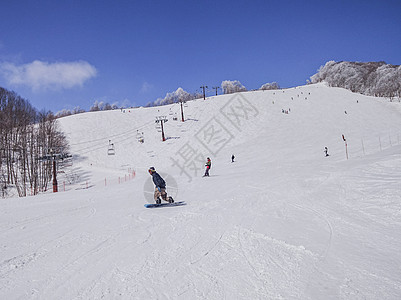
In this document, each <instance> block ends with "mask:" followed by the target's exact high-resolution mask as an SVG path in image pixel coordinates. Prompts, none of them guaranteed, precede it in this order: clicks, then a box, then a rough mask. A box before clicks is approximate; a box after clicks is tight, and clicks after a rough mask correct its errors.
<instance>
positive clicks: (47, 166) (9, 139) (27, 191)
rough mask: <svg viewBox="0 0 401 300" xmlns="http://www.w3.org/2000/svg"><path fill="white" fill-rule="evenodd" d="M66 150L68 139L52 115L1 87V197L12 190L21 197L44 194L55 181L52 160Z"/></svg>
mask: <svg viewBox="0 0 401 300" xmlns="http://www.w3.org/2000/svg"><path fill="white" fill-rule="evenodd" d="M67 150H68V143H67V139H66V138H65V136H64V134H63V133H62V132H61V131H59V130H58V127H57V120H56V118H55V116H54V114H53V113H52V112H46V111H42V112H38V111H37V110H36V109H35V108H34V107H32V106H31V105H30V103H29V102H28V101H27V100H25V99H23V98H21V97H20V96H18V95H17V94H16V93H15V92H11V91H8V90H6V89H4V88H1V87H0V197H6V196H7V195H8V194H9V191H10V190H11V189H12V190H17V192H18V195H19V196H20V197H23V196H27V195H36V194H37V193H38V192H39V191H45V190H46V189H47V187H48V184H49V182H50V181H51V180H52V171H53V160H54V159H58V158H60V153H66V152H67ZM56 155H58V156H57V157H56ZM62 155H65V154H61V156H62Z"/></svg>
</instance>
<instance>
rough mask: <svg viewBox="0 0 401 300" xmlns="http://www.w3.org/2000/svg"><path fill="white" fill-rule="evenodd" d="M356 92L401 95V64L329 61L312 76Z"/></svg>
mask: <svg viewBox="0 0 401 300" xmlns="http://www.w3.org/2000/svg"><path fill="white" fill-rule="evenodd" d="M309 82H310V83H318V82H327V84H328V85H329V86H332V87H342V88H345V89H348V90H351V91H352V92H355V93H360V94H364V95H368V96H375V97H389V98H394V97H401V66H399V65H398V66H396V65H390V64H386V63H385V62H383V61H381V62H366V63H364V62H348V61H340V62H335V61H329V62H327V63H326V64H325V65H324V66H321V67H320V69H319V70H318V72H317V73H316V74H315V75H313V76H312V77H311V78H310V81H309Z"/></svg>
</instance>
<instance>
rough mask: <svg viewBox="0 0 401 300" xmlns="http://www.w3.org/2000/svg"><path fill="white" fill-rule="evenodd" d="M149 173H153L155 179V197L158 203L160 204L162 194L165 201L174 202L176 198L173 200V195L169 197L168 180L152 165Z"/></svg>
mask: <svg viewBox="0 0 401 300" xmlns="http://www.w3.org/2000/svg"><path fill="white" fill-rule="evenodd" d="M149 174H150V175H152V180H153V183H154V184H155V194H154V198H155V201H156V204H160V203H161V200H160V196H161V197H162V199H163V200H164V201H167V202H170V203H173V202H174V200H173V198H172V197H168V198H167V193H166V182H165V181H164V179H163V178H162V177H161V176H160V175H159V173H157V172H156V170H155V168H154V167H150V168H149Z"/></svg>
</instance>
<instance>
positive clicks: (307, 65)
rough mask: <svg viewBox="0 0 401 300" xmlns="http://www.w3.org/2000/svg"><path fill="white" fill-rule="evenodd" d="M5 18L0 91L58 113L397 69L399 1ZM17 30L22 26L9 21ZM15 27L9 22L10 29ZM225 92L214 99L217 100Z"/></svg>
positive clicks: (99, 6) (61, 9) (33, 7)
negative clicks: (348, 67) (337, 65)
mask: <svg viewBox="0 0 401 300" xmlns="http://www.w3.org/2000/svg"><path fill="white" fill-rule="evenodd" d="M3 8H4V9H2V11H1V12H0V27H1V28H2V33H3V34H2V36H1V37H0V86H1V87H3V88H6V89H8V90H12V91H15V92H16V93H17V94H18V95H20V96H21V97H22V98H24V99H26V100H28V101H29V102H30V103H31V104H32V105H33V106H34V107H35V108H36V109H38V110H42V109H45V110H51V111H53V112H54V113H57V112H59V111H62V110H63V109H68V110H71V109H73V108H75V107H78V106H79V107H80V108H82V109H84V110H89V109H90V107H91V106H92V104H93V103H94V102H95V101H99V102H100V101H102V102H107V103H110V104H114V103H117V104H118V105H119V106H144V105H146V104H147V103H149V102H153V101H155V100H157V99H158V98H164V97H165V95H166V94H167V93H171V92H173V91H175V90H177V88H179V87H181V88H183V89H184V90H185V91H187V92H189V93H195V92H200V87H201V86H203V85H207V86H209V91H208V95H212V94H213V93H214V90H212V89H211V88H212V87H213V86H220V85H221V82H222V81H224V80H239V81H240V82H241V83H242V84H243V85H244V86H245V87H246V88H247V89H249V90H251V89H258V88H260V86H262V85H263V84H265V83H271V82H277V83H278V84H279V85H280V87H281V88H290V87H295V86H300V85H305V84H306V82H307V80H308V79H309V78H310V77H311V76H312V75H314V74H315V73H316V72H317V70H318V69H319V68H320V66H322V65H324V64H325V63H326V62H327V61H330V60H335V61H359V62H368V61H385V62H386V63H388V64H392V65H399V64H400V54H399V51H398V49H400V47H401V41H400V40H399V39H396V37H397V36H399V35H400V34H401V32H400V31H401V30H400V29H401V20H400V19H399V18H398V15H399V12H401V3H400V2H398V1H386V2H382V1H352V2H345V1H341V2H339V3H334V4H333V2H329V1H323V2H322V1H311V2H308V3H300V2H297V1H281V2H280V3H275V2H270V1H267V2H266V1H253V2H252V4H251V5H250V4H244V3H243V2H240V1H230V2H229V1H219V2H218V3H214V2H212V1H204V2H202V3H198V2H195V3H194V2H191V3H188V2H187V1H178V2H174V3H164V2H162V1H156V2H152V3H137V2H125V1H118V2H114V1H113V2H111V1H105V2H102V3H95V4H93V2H91V1H87V0H86V1H80V2H79V3H73V4H71V3H70V2H52V1H40V2H35V3H32V2H30V1H22V2H18V3H13V2H10V3H5V4H3ZM15 20H18V22H16V21H15ZM10 24H12V25H11V26H10ZM220 93H221V91H220Z"/></svg>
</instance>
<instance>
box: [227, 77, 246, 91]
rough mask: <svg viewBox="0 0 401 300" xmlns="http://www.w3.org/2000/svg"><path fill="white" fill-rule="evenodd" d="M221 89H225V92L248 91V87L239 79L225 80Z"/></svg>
mask: <svg viewBox="0 0 401 300" xmlns="http://www.w3.org/2000/svg"><path fill="white" fill-rule="evenodd" d="M221 89H222V90H223V93H224V94H232V93H238V92H245V91H246V88H245V87H244V86H243V85H242V84H241V82H239V81H238V80H224V81H223V82H222V83H221Z"/></svg>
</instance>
